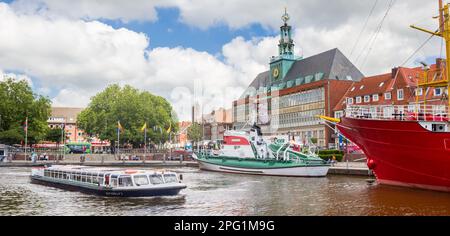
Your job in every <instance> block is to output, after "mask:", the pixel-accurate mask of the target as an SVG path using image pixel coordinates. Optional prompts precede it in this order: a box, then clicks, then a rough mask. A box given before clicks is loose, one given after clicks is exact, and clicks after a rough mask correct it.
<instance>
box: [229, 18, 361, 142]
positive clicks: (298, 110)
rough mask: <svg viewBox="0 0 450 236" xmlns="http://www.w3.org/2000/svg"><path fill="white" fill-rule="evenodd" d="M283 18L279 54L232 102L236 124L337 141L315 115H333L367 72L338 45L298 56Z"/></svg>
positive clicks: (269, 132) (289, 29)
mask: <svg viewBox="0 0 450 236" xmlns="http://www.w3.org/2000/svg"><path fill="white" fill-rule="evenodd" d="M283 19H284V25H283V26H281V28H280V41H279V45H278V47H279V55H278V56H276V57H272V58H271V60H270V63H269V68H270V69H269V71H266V72H263V73H261V74H259V75H258V76H257V77H256V78H255V79H254V81H253V82H252V83H251V84H250V85H249V87H248V88H247V89H246V91H245V92H244V94H243V95H242V96H241V97H240V98H239V99H238V100H237V101H234V102H233V124H234V128H235V129H248V128H249V127H250V126H251V125H252V123H254V122H255V123H257V124H258V125H260V126H261V128H262V131H263V133H264V134H265V135H266V136H272V135H285V134H288V133H289V134H292V135H295V136H297V137H300V138H301V139H306V138H316V139H317V144H318V145H319V146H321V147H327V146H334V137H333V134H334V131H333V130H331V129H330V128H328V127H327V126H326V125H324V124H323V123H322V122H321V120H320V119H319V118H317V117H316V116H317V115H333V108H334V107H335V106H336V105H337V103H338V102H339V101H340V100H341V98H342V97H343V96H344V94H345V93H346V92H347V91H348V89H349V87H350V86H351V85H352V84H353V83H354V82H355V81H359V80H360V79H361V78H362V77H364V76H363V74H362V73H361V72H360V71H359V70H358V69H357V68H356V67H355V66H354V65H353V64H352V63H351V62H350V60H348V59H347V58H346V57H345V56H344V55H343V54H342V52H341V51H340V50H339V49H332V50H329V51H326V52H323V53H320V54H317V55H314V56H311V57H308V58H301V57H297V56H295V55H294V42H293V40H292V37H291V26H289V25H288V24H287V20H288V19H289V17H288V16H287V14H285V16H283Z"/></svg>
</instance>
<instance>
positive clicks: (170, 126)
mask: <svg viewBox="0 0 450 236" xmlns="http://www.w3.org/2000/svg"><path fill="white" fill-rule="evenodd" d="M171 130H172V123H170V125H169V128H168V129H167V133H170V131H171Z"/></svg>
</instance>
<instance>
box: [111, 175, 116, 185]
mask: <svg viewBox="0 0 450 236" xmlns="http://www.w3.org/2000/svg"><path fill="white" fill-rule="evenodd" d="M111 186H113V187H117V177H114V178H111Z"/></svg>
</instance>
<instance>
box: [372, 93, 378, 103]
mask: <svg viewBox="0 0 450 236" xmlns="http://www.w3.org/2000/svg"><path fill="white" fill-rule="evenodd" d="M372 100H373V101H374V102H378V101H379V100H380V97H379V96H378V94H374V95H372Z"/></svg>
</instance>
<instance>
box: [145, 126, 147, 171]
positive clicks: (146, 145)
mask: <svg viewBox="0 0 450 236" xmlns="http://www.w3.org/2000/svg"><path fill="white" fill-rule="evenodd" d="M146 158H147V123H146V124H145V129H144V163H145V159H146Z"/></svg>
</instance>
